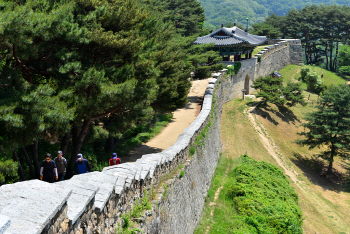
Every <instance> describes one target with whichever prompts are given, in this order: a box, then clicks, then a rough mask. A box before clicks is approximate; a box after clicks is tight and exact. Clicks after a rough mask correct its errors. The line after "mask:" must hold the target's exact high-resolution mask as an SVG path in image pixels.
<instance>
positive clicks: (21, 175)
mask: <svg viewBox="0 0 350 234" xmlns="http://www.w3.org/2000/svg"><path fill="white" fill-rule="evenodd" d="M13 160H14V161H16V162H18V175H19V179H20V180H21V181H24V180H25V179H24V173H23V169H22V166H21V162H20V161H19V158H18V155H17V152H16V150H13Z"/></svg>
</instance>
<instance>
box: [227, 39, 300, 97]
mask: <svg viewBox="0 0 350 234" xmlns="http://www.w3.org/2000/svg"><path fill="white" fill-rule="evenodd" d="M269 43H274V44H272V45H269V46H266V47H265V49H263V50H262V51H260V52H259V53H258V54H257V55H255V56H254V57H253V58H251V59H247V60H242V61H240V62H241V64H242V67H241V69H240V70H239V71H238V73H237V74H236V75H234V76H232V77H231V78H230V81H229V82H227V83H226V87H225V93H226V95H225V96H226V98H227V101H229V100H232V99H234V98H242V89H246V90H247V91H248V92H247V94H249V93H251V92H253V91H254V89H253V88H251V87H250V86H251V85H252V84H253V80H255V79H257V78H259V77H260V76H266V75H269V74H271V72H273V71H274V70H280V69H282V68H283V67H285V66H286V65H288V64H296V65H301V64H303V51H302V47H301V41H300V40H296V39H286V40H271V41H269ZM259 56H261V61H260V62H258V58H259Z"/></svg>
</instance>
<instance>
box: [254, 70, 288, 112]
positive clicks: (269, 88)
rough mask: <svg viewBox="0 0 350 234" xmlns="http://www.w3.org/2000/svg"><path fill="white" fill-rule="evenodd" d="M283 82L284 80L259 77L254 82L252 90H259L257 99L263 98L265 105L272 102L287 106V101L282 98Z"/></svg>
mask: <svg viewBox="0 0 350 234" xmlns="http://www.w3.org/2000/svg"><path fill="white" fill-rule="evenodd" d="M282 82H283V79H282V78H277V77H272V76H266V77H259V78H258V79H256V80H254V81H253V85H252V88H254V89H256V90H258V94H257V95H256V97H261V98H263V101H264V102H265V103H266V102H270V103H274V104H276V105H280V106H282V105H284V104H285V99H284V98H281V95H282V88H283V85H282Z"/></svg>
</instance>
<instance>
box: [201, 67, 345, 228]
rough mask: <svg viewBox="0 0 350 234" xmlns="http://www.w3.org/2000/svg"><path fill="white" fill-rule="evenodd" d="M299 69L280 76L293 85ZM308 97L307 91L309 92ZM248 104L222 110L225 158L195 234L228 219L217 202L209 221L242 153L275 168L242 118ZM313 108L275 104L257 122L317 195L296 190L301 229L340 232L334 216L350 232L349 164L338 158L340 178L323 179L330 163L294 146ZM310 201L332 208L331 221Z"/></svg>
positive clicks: (335, 79)
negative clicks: (228, 170)
mask: <svg viewBox="0 0 350 234" xmlns="http://www.w3.org/2000/svg"><path fill="white" fill-rule="evenodd" d="M316 70H318V71H319V72H320V73H321V72H322V71H323V74H324V82H325V83H326V84H341V83H344V82H345V80H343V79H342V78H341V77H339V76H337V75H336V74H334V73H331V72H328V71H325V70H322V69H320V68H316ZM299 71H300V67H299V66H294V65H289V66H287V67H285V68H284V69H282V70H281V71H280V72H281V73H282V75H283V77H284V79H285V80H286V81H287V80H289V81H292V80H294V79H297V78H298V77H299ZM305 94H308V93H307V92H306V93H305ZM312 98H314V101H316V99H317V97H316V95H314V96H311V99H312ZM247 103H248V102H244V101H240V100H238V99H237V100H234V101H232V102H229V103H227V104H226V105H225V106H224V109H223V114H222V122H221V136H222V141H223V145H224V152H223V157H222V158H221V160H220V162H219V167H218V168H217V171H216V175H215V177H214V179H213V183H212V187H211V189H210V191H209V194H208V199H207V202H206V206H205V209H204V213H203V218H202V222H201V224H200V225H199V227H198V229H197V231H196V232H195V233H197V234H199V233H205V230H206V228H207V226H216V225H215V223H217V222H218V221H216V219H224V218H227V217H229V215H230V213H229V211H228V210H227V207H226V205H225V203H217V204H216V207H215V212H214V216H215V218H213V217H211V216H210V207H209V203H210V202H212V201H213V197H214V193H215V191H216V190H217V189H218V188H219V187H220V186H221V185H222V183H223V180H224V177H225V170H226V168H227V167H228V166H231V167H232V166H235V165H237V164H238V162H237V158H238V157H239V156H240V155H242V154H248V155H249V156H251V157H252V158H254V159H256V160H263V161H266V162H269V163H272V164H275V165H276V162H275V161H274V159H273V158H272V157H271V156H270V155H269V154H268V152H267V151H266V149H265V148H264V147H263V145H262V144H261V142H260V139H259V137H258V135H257V134H256V132H255V130H254V129H253V128H252V126H251V125H250V123H249V122H248V119H247V117H246V116H245V115H244V114H243V110H244V108H246V104H247ZM313 104H314V103H313V102H309V105H308V106H306V107H302V106H297V107H293V108H291V110H290V111H288V110H287V109H278V108H277V107H276V106H273V105H270V106H267V107H262V108H260V110H259V112H258V113H259V114H260V115H259V117H258V118H259V120H260V121H261V122H262V123H263V124H264V126H265V128H266V129H267V131H268V132H269V134H270V136H271V137H272V138H273V140H274V141H275V142H276V144H277V146H278V147H279V149H280V151H281V152H282V153H283V155H284V157H286V158H287V160H289V162H290V165H292V166H293V167H294V168H295V169H296V170H297V171H298V172H299V179H300V180H302V181H304V182H305V184H306V186H308V188H307V189H308V191H310V190H311V191H313V194H311V195H310V194H308V196H305V194H304V193H303V191H300V190H299V189H298V188H297V187H296V186H294V188H295V189H296V191H297V193H298V195H299V205H300V207H301V208H302V210H303V214H304V217H305V220H304V226H303V228H304V231H305V233H338V232H337V229H338V228H337V227H333V226H332V222H331V221H332V219H333V218H334V217H333V215H332V214H333V213H336V214H337V215H338V216H340V217H342V218H343V219H344V221H345V222H346V223H347V225H345V226H343V227H340V229H343V230H344V229H345V230H346V229H347V230H349V229H350V228H349V227H350V218H349V216H348V211H349V210H350V194H349V193H348V192H347V191H348V190H347V188H348V187H347V186H346V183H345V182H346V181H344V180H340V179H339V178H344V176H345V177H347V178H348V177H349V176H348V175H346V174H345V173H348V172H347V171H346V170H345V169H344V167H346V166H348V167H349V164H347V162H343V161H340V160H336V162H335V169H337V170H338V172H339V173H338V175H339V177H338V178H337V177H334V178H325V177H320V172H321V171H322V169H323V168H324V167H325V166H326V164H325V162H323V161H322V160H319V159H317V158H314V157H313V155H314V154H316V153H318V152H319V151H320V150H319V149H314V150H309V149H308V148H307V147H300V146H298V145H296V144H295V143H293V141H294V140H295V139H297V138H298V137H299V136H298V135H297V132H300V131H301V130H302V128H301V127H300V123H301V122H303V121H304V120H303V116H304V115H305V114H306V113H308V112H310V111H312V110H313V109H314V106H313ZM232 159H234V160H232ZM224 189H225V188H224ZM224 189H223V190H221V193H220V194H223V192H224V191H225V190H224ZM310 197H311V199H310ZM312 197H317V198H319V199H322V200H324V201H326V203H327V204H328V205H329V207H330V210H326V212H328V213H329V215H328V216H327V217H325V216H322V215H321V213H320V212H319V210H317V209H316V207H315V205H314V204H313V202H315V201H313V200H312ZM209 233H215V230H214V229H213V230H212V229H210V232H209Z"/></svg>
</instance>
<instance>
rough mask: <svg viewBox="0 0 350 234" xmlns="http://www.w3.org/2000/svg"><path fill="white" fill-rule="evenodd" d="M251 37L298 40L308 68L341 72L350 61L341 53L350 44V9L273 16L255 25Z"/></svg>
mask: <svg viewBox="0 0 350 234" xmlns="http://www.w3.org/2000/svg"><path fill="white" fill-rule="evenodd" d="M251 33H253V34H257V35H265V36H267V37H268V38H299V39H301V42H302V45H303V48H304V51H305V56H304V57H305V60H306V63H307V64H318V65H320V64H323V66H324V67H325V68H326V69H328V70H331V71H338V70H339V66H344V65H343V63H344V60H346V59H347V60H348V58H346V55H345V54H344V53H340V52H341V51H344V50H346V49H345V47H346V45H347V44H349V42H350V41H349V39H350V7H348V6H345V5H343V6H340V5H319V6H316V5H311V6H306V7H304V8H302V9H300V10H296V9H293V10H290V11H289V12H288V14H286V15H285V16H277V15H274V14H272V15H270V16H268V17H267V18H266V19H265V21H264V22H262V23H258V24H255V25H253V30H251ZM349 65H350V64H349Z"/></svg>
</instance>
